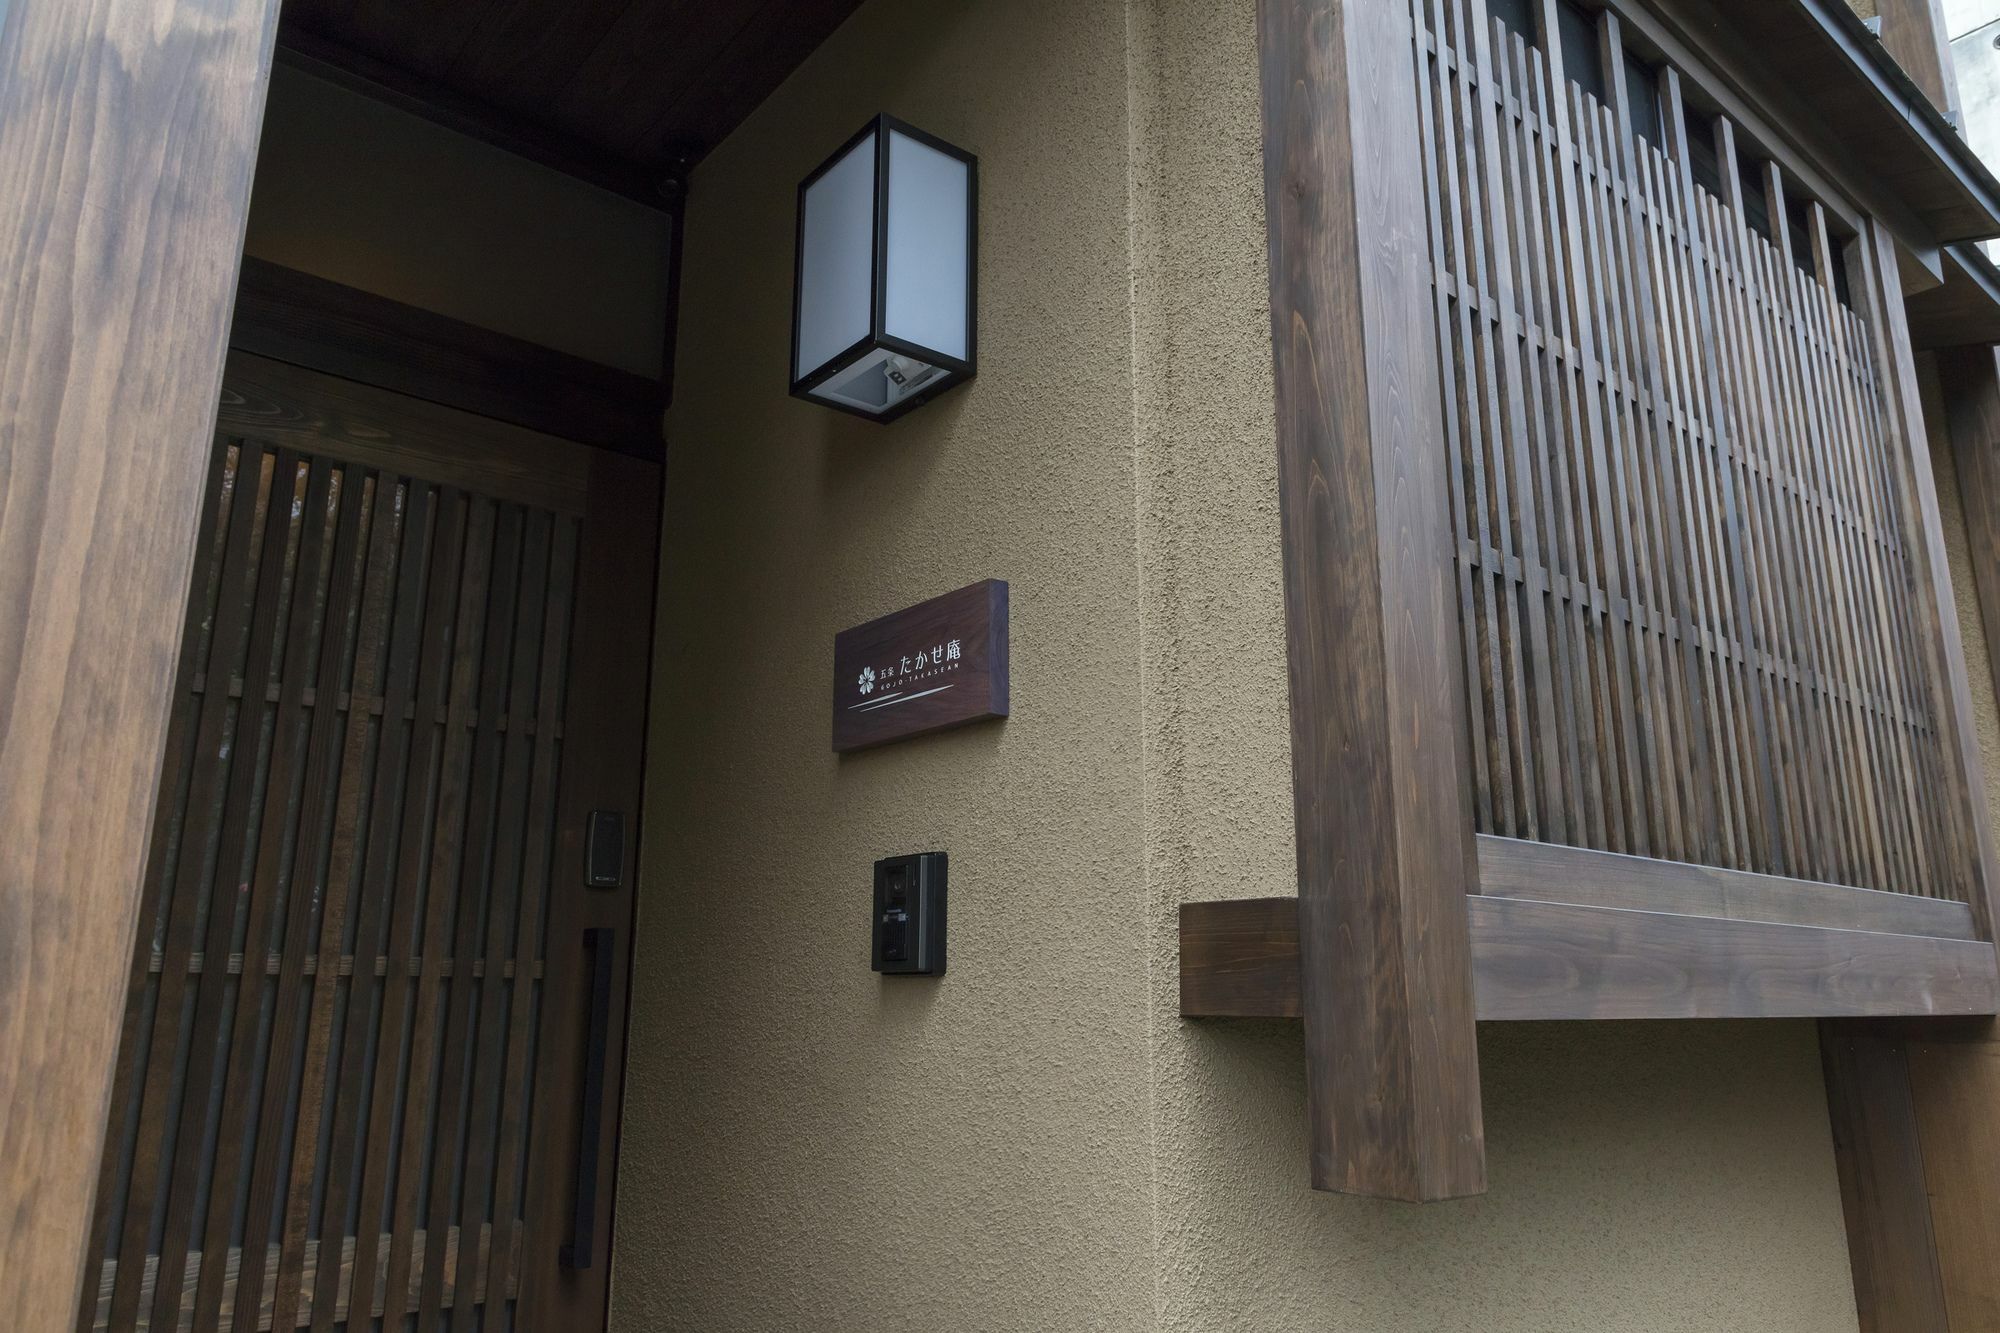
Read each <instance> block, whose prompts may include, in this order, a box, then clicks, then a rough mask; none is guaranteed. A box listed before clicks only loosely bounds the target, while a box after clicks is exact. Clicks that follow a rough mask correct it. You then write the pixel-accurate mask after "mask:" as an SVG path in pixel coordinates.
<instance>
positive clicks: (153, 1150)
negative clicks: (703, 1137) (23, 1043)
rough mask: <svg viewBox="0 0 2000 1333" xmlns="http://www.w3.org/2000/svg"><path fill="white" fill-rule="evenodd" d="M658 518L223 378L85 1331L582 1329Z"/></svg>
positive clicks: (593, 465)
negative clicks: (594, 854) (609, 838)
mask: <svg viewBox="0 0 2000 1333" xmlns="http://www.w3.org/2000/svg"><path fill="white" fill-rule="evenodd" d="M657 496H658V477H657V469H656V468H655V467H653V466H652V465H649V464H643V463H638V462H635V461H634V460H630V459H624V458H618V457H616V456H612V455H606V454H602V453H600V452H598V451H593V450H588V449H584V448H582V447H580V446H573V445H570V444H568V443H566V442H562V441H558V440H553V439H548V438H546V437H542V436H536V435H531V434H530V433H528V432H525V431H518V430H515V429H513V428H509V427H502V426H499V425H497V424H495V423H491V422H485V421H482V420H480V419H478V418H472V417H466V416H462V415H461V414H457V413H451V412H447V411H445V410H443V409H438V408H434V407H429V406H427V405H424V404H419V403H415V402H412V401H410V400H403V399H399V398H397V397H396V396H394V395H389V394H383V393H379V392H377V391H373V390H366V389H362V388H360V387H359V386H354V385H350V384H345V383H344V382H342V381H338V380H332V379H329V378H327V377H323V376H318V375H314V374H312V373H310V372H305V371H300V370H297V369H296V368H293V367H288V366H283V365H280V364H278V363H273V362H264V361H260V360H258V359H256V358H250V357H243V356H238V357H237V358H235V359H233V360H232V362H231V366H230V372H229V377H228V379H227V380H226V382H225V392H224V406H223V412H222V417H221V427H220V433H219V435H218V438H217V440H216V444H215V452H214V457H213V461H212V465H211V468H210V473H209V483H208V490H207V495H206V501H205V506H204V510H203V519H202V529H201V539H200V555H199V560H198V564H197V567H196V570H195V576H194V580H193V585H192V587H193V591H192V593H191V597H190V605H189V608H188V617H187V626H186V633H185V637H184V641H183V648H182V655H181V661H180V670H179V677H178V681H177V687H176V695H175V706H174V710H173V713H172V716H171V719H170V734H169V739H168V746H167V749H168V752H167V755H166V762H165V767H164V776H163V778H162V782H161V788H160V798H159V804H158V808H157V811H156V817H155V824H154V831H153V841H152V846H151V853H150V860H149V865H148V870H147V875H146V881H145V888H144V900H143V902H142V905H141V923H140V932H139V939H138V944H137V947H136V949H135V955H134V957H133V959H132V963H131V974H130V988H129V999H128V1005H127V1010H126V1015H125V1022H124V1030H123V1034H122V1044H121V1048H120V1056H119V1062H118V1067H117V1071H116V1083H115V1086H114V1089H113V1097H112V1103H111V1112H110V1124H109V1128H108V1134H107V1148H106V1152H105V1159H104V1165H103V1170H102V1173H101V1179H100V1185H99V1192H98V1199H97V1210H96V1217H95V1224H94V1227H93V1230H92V1251H91V1255H90V1268H89V1272H90V1273H91V1275H92V1276H93V1278H94V1280H91V1281H87V1282H86V1290H85V1291H84V1294H83V1302H82V1307H81V1314H80V1316H79V1321H78V1326H79V1328H80V1329H109V1330H116V1331H120V1333H122V1331H123V1330H133V1329H147V1328H150V1329H191V1330H195V1331H196V1333H210V1331H211V1330H223V1329H228V1330H235V1331H236V1333H248V1331H249V1330H261V1329H296V1328H310V1329H313V1330H374V1329H382V1330H385V1331H386V1330H405V1329H414V1330H421V1331H423V1333H429V1331H430V1330H444V1329H450V1330H472V1329H482V1330H506V1329H512V1328H516V1327H520V1328H535V1329H581V1328H592V1327H599V1326H601V1324H602V1320H603V1300H604V1289H605V1282H604V1273H605V1271H606V1268H607V1264H606V1260H605V1254H606V1249H607V1247H606V1246H605V1244H604V1240H605V1228H606V1227H608V1222H609V1215H608V1211H606V1212H605V1213H604V1214H603V1216H602V1217H601V1218H600V1217H599V1216H598V1209H597V1207H596V1205H597V1203H598V1202H599V1201H600V1200H602V1201H605V1202H606V1203H607V1204H608V1188H609V1180H610V1175H611V1155H612V1154H611V1151H610V1145H611V1144H612V1143H613V1142H615V1107H616V1104H617V1098H616V1089H617V1074H618V1064H619V1054H620V1052H619V1046H618V1041H617V1034H618V1032H619V1031H621V1030H622V1012H621V1013H617V1014H612V1013H609V1012H607V1002H608V1004H609V1006H610V1007H611V1008H621V1007H622V1003H623V995H624V988H623V970H624V958H623V951H624V950H625V949H626V948H627V947H629V937H630V931H629V924H630V913H631V902H632V897H631V893H632V886H631V869H630V867H631V865H632V864H633V861H634V857H633V848H634V846H635V845H636V833H637V830H636V826H635V824H634V818H635V816H636V809H637V795H638V776H639V774H638V764H639V749H638V737H640V736H641V735H642V734H643V730H644V704H645V700H644V694H643V691H644V687H645V675H646V671H645V661H646V653H647V647H648V644H649V641H650V623H651V621H650V614H651V613H650V602H651V597H650V590H651V587H652V563H651V560H652V551H653V549H654V546H653V543H654V536H655V526H654V525H655V524H656V523H657V514H658V508H657ZM597 810H604V811H609V812H612V813H614V814H615V815H617V816H619V817H621V818H622V820H623V846H622V848H621V849H620V852H619V854H618V855H617V856H616V857H614V858H613V860H614V869H615V872H616V873H615V875H613V876H611V877H612V878H614V879H615V880H616V881H617V883H616V884H615V885H613V886H611V887H599V888H588V887H586V875H585V865H584V855H585V827H586V825H587V824H588V823H589V821H590V817H591V814H592V812H593V811H597ZM607 968H608V969H611V970H612V971H615V972H616V974H617V978H618V985H617V986H616V988H615V989H613V990H610V991H607V990H606V988H605V987H604V986H603V985H602V984H596V985H593V982H598V981H599V978H600V976H608V975H610V972H609V971H607V970H606V969H607ZM607 1102H608V1108H609V1109H607ZM590 1106H595V1107H597V1108H598V1109H599V1112H600V1114H599V1115H598V1116H597V1117H596V1119H595V1120H594V1121H592V1122H591V1123H590V1124H589V1125H588V1126H586V1125H585V1124H584V1123H583V1117H582V1115H581V1112H582V1110H583V1109H584V1108H585V1107H590ZM580 1163H581V1164H584V1165H585V1168H586V1169H587V1171H588V1177H587V1178H585V1179H579V1177H578V1169H579V1164H580ZM578 1200H582V1201H583V1202H584V1203H585V1205H587V1213H588V1215H587V1216H586V1210H582V1209H579V1208H578V1207H577V1201H578ZM579 1236H581V1237H582V1238H583V1241H584V1242H585V1243H584V1244H582V1245H579ZM537 1284H540V1287H541V1288H542V1289H541V1290H537ZM528 1305H532V1306H533V1308H535V1309H537V1310H548V1311H552V1312H553V1313H552V1314H549V1315H537V1316H536V1317H534V1318H532V1319H530V1318H527V1317H525V1316H523V1315H522V1314H521V1313H520V1312H521V1311H522V1310H523V1309H524V1308H525V1307H526V1306H528Z"/></svg>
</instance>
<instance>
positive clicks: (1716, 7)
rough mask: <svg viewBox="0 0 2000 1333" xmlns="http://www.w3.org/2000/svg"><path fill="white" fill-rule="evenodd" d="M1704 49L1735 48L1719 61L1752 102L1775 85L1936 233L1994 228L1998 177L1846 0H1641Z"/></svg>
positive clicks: (1998, 217) (1999, 223)
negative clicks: (1749, 80)
mask: <svg viewBox="0 0 2000 1333" xmlns="http://www.w3.org/2000/svg"><path fill="white" fill-rule="evenodd" d="M1646 3H1647V4H1648V6H1649V7H1651V8H1652V9H1654V10H1656V11H1657V12H1658V13H1659V14H1660V15H1661V16H1662V17H1663V18H1665V19H1666V20H1667V21H1668V22H1669V23H1671V24H1672V25H1673V26H1675V27H1677V28H1679V29H1680V30H1682V31H1683V32H1684V33H1685V34H1686V35H1687V36H1689V37H1690V38H1691V39H1693V40H1695V41H1696V42H1698V43H1699V44H1700V45H1702V46H1703V47H1704V48H1705V49H1707V50H1710V51H1716V50H1722V51H1732V52H1735V53H1737V54H1739V55H1741V56H1742V57H1743V59H1742V60H1741V61H1740V62H1734V61H1732V62H1728V63H1730V64H1734V65H1736V69H1734V70H1730V69H1727V68H1724V69H1723V70H1722V72H1723V74H1724V75H1725V77H1727V78H1729V79H1730V80H1731V81H1732V82H1735V83H1738V84H1741V83H1743V82H1744V81H1745V80H1744V73H1743V72H1744V71H1754V74H1753V75H1752V77H1754V78H1755V79H1756V80H1758V81H1759V83H1760V84H1761V86H1759V87H1745V86H1739V87H1738V88H1737V89H1736V91H1738V92H1739V93H1741V94H1742V95H1743V96H1744V97H1745V98H1746V100H1748V101H1750V102H1752V103H1757V102H1761V101H1765V100H1767V99H1769V98H1770V97H1771V96H1772V95H1773V93H1774V91H1776V90H1783V91H1785V92H1788V93H1790V94H1792V95H1793V97H1794V98H1796V99H1797V100H1799V101H1800V102H1802V103H1803V107H1804V109H1805V110H1806V111H1807V112H1809V113H1810V116H1811V119H1812V120H1813V121H1815V122H1817V126H1818V127H1819V128H1822V129H1823V130H1824V131H1825V136H1826V137H1827V138H1828V139H1830V140H1832V141H1834V142H1836V143H1837V144H1838V145H1839V147H1840V148H1841V149H1842V150H1843V153H1844V155H1845V157H1846V158H1847V159H1848V161H1849V164H1850V165H1851V166H1852V167H1853V168H1854V169H1855V170H1857V171H1859V172H1860V173H1862V174H1863V175H1865V176H1867V177H1869V178H1870V181H1871V183H1872V184H1875V185H1877V186H1879V187H1881V188H1882V189H1883V191H1884V192H1885V193H1887V194H1889V195H1891V196H1893V197H1894V198H1896V199H1897V200H1899V201H1900V202H1901V203H1902V204H1903V205H1904V206H1906V207H1907V209H1908V210H1909V212H1910V213H1911V214H1913V215H1914V216H1915V218H1916V220H1917V221H1918V222H1920V223H1921V224H1922V225H1923V226H1924V227H1926V228H1927V229H1928V230H1929V231H1930V232H1931V235H1932V237H1933V239H1935V240H1936V241H1938V242H1951V241H1967V240H1983V239H1985V238H1987V237H1990V236H1996V235H2000V180H1996V179H1995V177H1994V175H1993V173H1992V172H1991V171H1990V170H1988V169H1987V167H1986V165H1985V164H1984V163H1982V162H1981V161H1980V160H1979V158H1978V156H1977V155H1975V154H1974V153H1973V151H1972V149H1971V148H1970V147H1969V146H1968V145H1967V144H1966V143H1965V140H1964V139H1963V138H1962V137H1961V136H1960V135H1959V133H1958V131H1957V130H1955V129H1954V128H1952V126H1951V124H1950V122H1949V121H1947V120H1946V119H1945V118H1944V115H1943V113H1942V112H1940V111H1939V110H1938V109H1937V108H1936V107H1935V106H1934V105H1932V103H1931V101H1930V99H1929V98H1928V97H1926V96H1925V95H1924V93H1923V91H1922V90H1921V89H1919V88H1918V87H1917V85H1916V84H1915V83H1914V82H1912V81H1911V79H1910V77H1909V75H1908V74H1906V73H1904V71H1903V69H1902V67H1901V66H1900V65H1898V64H1897V63H1896V61H1895V58H1894V57H1893V56H1891V55H1890V54H1889V53H1888V51H1887V50H1886V49H1885V48H1884V47H1883V45H1882V43H1881V42H1880V41H1879V40H1878V39H1877V38H1876V37H1875V35H1874V34H1873V33H1871V32H1869V31H1868V28H1867V25H1866V24H1864V23H1863V22H1862V21H1861V20H1860V19H1859V18H1857V17H1856V16H1855V14H1854V12H1853V11H1852V10H1851V9H1849V8H1848V6H1847V4H1846V0H1754V3H1748V4H1744V3H1734V4H1729V5H1726V6H1724V5H1720V4H1717V3H1715V2H1714V0H1646Z"/></svg>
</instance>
